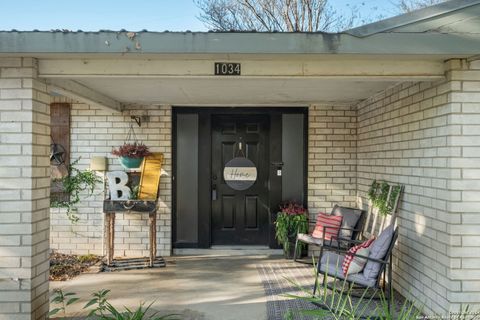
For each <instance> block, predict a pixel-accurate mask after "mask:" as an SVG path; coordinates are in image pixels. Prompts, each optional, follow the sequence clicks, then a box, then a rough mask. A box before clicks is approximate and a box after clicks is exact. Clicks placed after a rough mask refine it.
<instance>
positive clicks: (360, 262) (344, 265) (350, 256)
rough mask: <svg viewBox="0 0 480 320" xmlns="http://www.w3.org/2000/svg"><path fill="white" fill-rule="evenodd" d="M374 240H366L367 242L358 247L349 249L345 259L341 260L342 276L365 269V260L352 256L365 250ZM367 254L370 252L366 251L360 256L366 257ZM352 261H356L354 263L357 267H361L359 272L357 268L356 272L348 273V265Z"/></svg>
mask: <svg viewBox="0 0 480 320" xmlns="http://www.w3.org/2000/svg"><path fill="white" fill-rule="evenodd" d="M374 240H375V238H371V239H368V240H367V241H365V242H363V243H361V244H359V245H356V246H354V247H351V248H350V249H349V250H348V252H347V254H346V255H345V258H343V262H342V271H343V274H344V275H347V274H348V273H359V272H360V271H362V270H363V267H365V264H366V263H367V259H365V258H362V257H356V256H354V254H356V253H357V252H358V251H359V250H362V249H366V248H368V247H370V245H371V244H372V242H373V241H374ZM369 252H370V250H368V251H366V252H363V254H362V255H364V256H367V257H368V254H369ZM358 254H361V253H360V252H359V253H358ZM353 260H356V262H355V263H357V264H358V265H361V268H360V270H358V268H355V269H356V270H355V271H356V272H349V268H350V264H351V263H352V262H353Z"/></svg>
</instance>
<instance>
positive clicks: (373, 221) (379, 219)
mask: <svg viewBox="0 0 480 320" xmlns="http://www.w3.org/2000/svg"><path fill="white" fill-rule="evenodd" d="M380 183H384V182H383V181H380ZM388 185H389V189H388V195H387V200H386V201H387V203H392V206H391V208H390V210H389V212H388V213H387V215H382V214H381V213H380V212H379V209H378V208H377V207H375V206H374V204H373V202H372V201H371V200H370V199H369V201H368V211H367V217H366V220H365V227H364V229H363V234H362V236H363V237H364V238H366V239H369V238H371V237H372V236H376V235H378V234H380V233H381V232H382V231H383V230H384V229H385V228H386V227H388V226H389V225H390V224H392V223H393V224H395V223H396V221H397V215H398V205H399V203H400V199H401V196H402V194H403V190H404V185H401V184H397V183H388ZM398 187H399V188H400V190H399V192H397V194H396V195H394V196H395V199H391V197H392V194H393V193H394V192H393V190H394V189H395V188H398Z"/></svg>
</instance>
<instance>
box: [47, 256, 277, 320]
mask: <svg viewBox="0 0 480 320" xmlns="http://www.w3.org/2000/svg"><path fill="white" fill-rule="evenodd" d="M277 259H279V257H278V258H269V257H267V256H228V257H227V256H192V257H172V258H169V259H168V261H167V267H166V268H159V269H146V270H132V271H122V272H112V273H98V274H83V275H81V276H79V277H77V278H75V279H73V280H70V281H66V282H50V291H51V292H53V290H54V289H55V288H61V289H63V290H64V291H65V292H75V293H76V294H77V296H78V297H79V298H81V301H80V302H77V303H75V304H73V305H71V306H69V309H67V310H68V311H69V314H68V315H69V316H71V317H81V316H82V315H86V312H85V311H83V310H82V307H83V306H84V305H85V303H86V302H87V301H88V300H89V299H90V298H91V294H92V293H93V292H96V291H99V290H100V289H110V290H111V293H110V295H109V297H110V299H109V301H110V303H111V304H112V305H114V306H115V307H118V308H120V307H123V306H127V307H136V306H138V304H139V302H140V301H144V302H147V304H148V303H150V302H152V301H155V302H154V304H153V306H152V309H154V310H155V311H160V314H166V313H171V312H173V313H180V314H182V319H187V320H188V319H192V320H193V319H205V320H216V319H219V320H220V319H221V320H228V319H231V320H236V319H252V320H253V319H255V320H262V319H266V297H265V293H264V290H263V287H262V283H261V280H260V277H259V275H258V272H257V269H256V264H259V263H262V262H265V261H266V260H268V261H275V260H277ZM121 309H123V308H121Z"/></svg>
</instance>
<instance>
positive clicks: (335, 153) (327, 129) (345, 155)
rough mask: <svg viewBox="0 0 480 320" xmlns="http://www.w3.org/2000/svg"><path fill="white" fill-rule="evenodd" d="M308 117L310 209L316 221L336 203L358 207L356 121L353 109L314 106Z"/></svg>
mask: <svg viewBox="0 0 480 320" xmlns="http://www.w3.org/2000/svg"><path fill="white" fill-rule="evenodd" d="M308 113H309V124H308V126H309V127H308V208H309V212H310V218H311V219H313V220H312V221H315V216H316V214H317V213H318V212H319V211H322V212H330V211H331V210H332V208H333V206H334V205H335V204H336V203H341V204H342V205H344V206H355V199H356V143H357V142H356V139H357V137H356V127H357V118H356V111H355V109H354V108H352V107H350V106H338V105H335V106H332V105H311V106H310V108H309V110H308Z"/></svg>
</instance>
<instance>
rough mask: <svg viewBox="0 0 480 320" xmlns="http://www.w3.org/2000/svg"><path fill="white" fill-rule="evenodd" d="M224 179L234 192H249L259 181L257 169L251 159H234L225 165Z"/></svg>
mask: <svg viewBox="0 0 480 320" xmlns="http://www.w3.org/2000/svg"><path fill="white" fill-rule="evenodd" d="M223 179H224V180H225V182H226V183H227V185H228V186H229V187H230V188H232V189H233V190H239V191H242V190H247V189H248V188H250V187H251V186H253V184H254V183H255V181H257V167H255V164H254V163H253V162H252V161H251V160H250V159H247V158H244V157H237V158H233V159H232V160H230V161H228V162H227V164H225V168H224V169H223Z"/></svg>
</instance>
